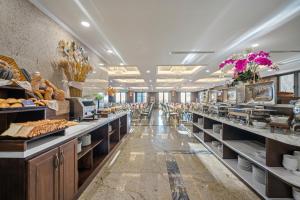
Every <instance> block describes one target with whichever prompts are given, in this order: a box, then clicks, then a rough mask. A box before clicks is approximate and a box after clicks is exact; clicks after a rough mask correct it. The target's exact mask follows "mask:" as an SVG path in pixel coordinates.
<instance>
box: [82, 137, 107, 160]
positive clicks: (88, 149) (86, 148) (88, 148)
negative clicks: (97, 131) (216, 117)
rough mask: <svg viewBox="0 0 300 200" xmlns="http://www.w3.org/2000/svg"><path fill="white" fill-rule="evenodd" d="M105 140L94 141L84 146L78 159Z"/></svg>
mask: <svg viewBox="0 0 300 200" xmlns="http://www.w3.org/2000/svg"><path fill="white" fill-rule="evenodd" d="M102 141H103V140H97V141H92V143H91V144H90V145H89V146H85V147H82V150H81V152H80V153H78V156H77V159H78V160H79V159H80V158H82V157H83V156H84V155H86V154H87V153H88V152H89V151H91V150H93V149H94V148H95V147H96V146H97V145H98V144H100V143H101V142H102Z"/></svg>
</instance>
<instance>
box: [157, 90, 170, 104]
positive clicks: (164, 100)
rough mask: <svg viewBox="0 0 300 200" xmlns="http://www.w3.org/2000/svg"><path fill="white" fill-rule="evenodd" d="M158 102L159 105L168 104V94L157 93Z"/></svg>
mask: <svg viewBox="0 0 300 200" xmlns="http://www.w3.org/2000/svg"><path fill="white" fill-rule="evenodd" d="M158 100H159V102H160V103H168V102H169V92H159V93H158Z"/></svg>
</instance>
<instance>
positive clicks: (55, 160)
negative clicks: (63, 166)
mask: <svg viewBox="0 0 300 200" xmlns="http://www.w3.org/2000/svg"><path fill="white" fill-rule="evenodd" d="M58 165H59V158H58V155H57V154H55V156H54V169H57V168H58Z"/></svg>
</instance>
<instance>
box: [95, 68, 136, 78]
mask: <svg viewBox="0 0 300 200" xmlns="http://www.w3.org/2000/svg"><path fill="white" fill-rule="evenodd" d="M100 69H102V70H104V71H106V72H107V73H108V75H109V76H139V75H140V74H141V73H140V71H139V69H138V68H137V67H136V66H108V67H100Z"/></svg>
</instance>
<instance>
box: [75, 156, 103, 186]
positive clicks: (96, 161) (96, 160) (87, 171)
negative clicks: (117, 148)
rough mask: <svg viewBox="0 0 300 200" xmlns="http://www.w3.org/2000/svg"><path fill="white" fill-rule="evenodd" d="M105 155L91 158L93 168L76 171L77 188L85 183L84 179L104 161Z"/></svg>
mask: <svg viewBox="0 0 300 200" xmlns="http://www.w3.org/2000/svg"><path fill="white" fill-rule="evenodd" d="M105 157H106V155H97V156H94V158H93V167H91V168H89V169H79V170H78V188H79V187H80V186H81V185H82V184H83V183H84V182H85V181H86V179H87V178H88V177H89V176H90V175H91V174H92V173H93V172H94V171H95V169H96V168H97V167H98V166H99V165H100V164H101V162H102V161H103V160H104V159H105Z"/></svg>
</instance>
